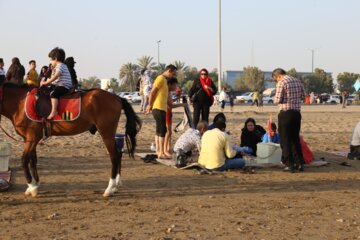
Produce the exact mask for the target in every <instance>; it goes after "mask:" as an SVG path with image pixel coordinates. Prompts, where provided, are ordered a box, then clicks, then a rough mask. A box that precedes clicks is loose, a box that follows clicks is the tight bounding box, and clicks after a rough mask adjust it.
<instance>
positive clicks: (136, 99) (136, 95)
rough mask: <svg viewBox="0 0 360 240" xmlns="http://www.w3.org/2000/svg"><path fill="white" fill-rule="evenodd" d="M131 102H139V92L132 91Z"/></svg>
mask: <svg viewBox="0 0 360 240" xmlns="http://www.w3.org/2000/svg"><path fill="white" fill-rule="evenodd" d="M131 102H132V103H139V102H141V96H140V93H139V92H134V93H133V94H132V95H131Z"/></svg>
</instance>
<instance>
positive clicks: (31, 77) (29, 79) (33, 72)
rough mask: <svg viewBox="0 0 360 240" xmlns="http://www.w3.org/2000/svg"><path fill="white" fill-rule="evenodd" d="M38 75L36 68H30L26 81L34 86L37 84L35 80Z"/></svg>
mask: <svg viewBox="0 0 360 240" xmlns="http://www.w3.org/2000/svg"><path fill="white" fill-rule="evenodd" d="M38 76H39V74H38V73H37V72H36V70H30V71H29V72H28V73H27V75H26V83H27V84H28V85H32V86H35V87H37V86H39V83H38V82H37V79H38Z"/></svg>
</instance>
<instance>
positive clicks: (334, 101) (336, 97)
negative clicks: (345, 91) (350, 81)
mask: <svg viewBox="0 0 360 240" xmlns="http://www.w3.org/2000/svg"><path fill="white" fill-rule="evenodd" d="M326 102H327V103H332V104H338V103H340V95H330V97H329V99H328V100H327V101H326Z"/></svg>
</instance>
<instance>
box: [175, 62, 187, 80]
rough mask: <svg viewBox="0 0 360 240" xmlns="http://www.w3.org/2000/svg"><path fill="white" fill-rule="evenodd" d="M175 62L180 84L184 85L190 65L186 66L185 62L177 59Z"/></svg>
mask: <svg viewBox="0 0 360 240" xmlns="http://www.w3.org/2000/svg"><path fill="white" fill-rule="evenodd" d="M173 64H174V66H175V67H176V68H177V72H178V74H177V79H178V81H179V83H180V85H182V84H183V83H184V80H185V71H186V70H187V69H188V66H186V65H185V63H184V62H181V61H179V60H178V61H175V62H174V63H173Z"/></svg>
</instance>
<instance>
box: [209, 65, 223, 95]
mask: <svg viewBox="0 0 360 240" xmlns="http://www.w3.org/2000/svg"><path fill="white" fill-rule="evenodd" d="M209 77H210V78H211V80H212V81H213V83H214V84H215V85H216V87H217V88H219V86H218V79H219V76H218V71H217V69H216V68H214V69H213V70H212V71H211V72H209ZM220 90H221V89H218V91H220Z"/></svg>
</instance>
